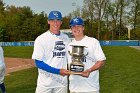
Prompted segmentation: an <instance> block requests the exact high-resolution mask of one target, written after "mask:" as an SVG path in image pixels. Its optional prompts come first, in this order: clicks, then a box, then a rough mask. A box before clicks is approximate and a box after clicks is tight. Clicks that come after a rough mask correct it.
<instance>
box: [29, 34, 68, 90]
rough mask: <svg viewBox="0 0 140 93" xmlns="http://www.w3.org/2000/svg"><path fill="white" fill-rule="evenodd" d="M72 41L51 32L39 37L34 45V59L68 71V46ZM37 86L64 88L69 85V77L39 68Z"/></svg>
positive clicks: (62, 35)
mask: <svg viewBox="0 0 140 93" xmlns="http://www.w3.org/2000/svg"><path fill="white" fill-rule="evenodd" d="M69 42H70V39H69V38H68V36H67V35H65V34H63V33H60V35H58V36H57V35H55V34H53V33H51V32H50V31H47V32H45V33H43V34H42V35H40V36H38V37H37V39H36V40H35V43H34V51H33V54H32V59H37V60H40V61H43V62H45V63H46V64H48V65H50V66H52V67H54V68H58V69H61V68H64V69H67V57H66V52H67V45H68V43H69ZM37 85H38V86H40V87H50V88H54V87H64V86H66V85H67V76H61V75H58V74H53V73H49V72H47V71H44V70H42V69H39V68H38V80H37Z"/></svg>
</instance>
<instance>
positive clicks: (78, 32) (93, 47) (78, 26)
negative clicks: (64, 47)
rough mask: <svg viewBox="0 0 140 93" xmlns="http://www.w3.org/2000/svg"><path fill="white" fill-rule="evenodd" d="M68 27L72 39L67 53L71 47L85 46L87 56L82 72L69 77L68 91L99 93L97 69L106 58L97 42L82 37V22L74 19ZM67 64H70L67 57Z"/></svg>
mask: <svg viewBox="0 0 140 93" xmlns="http://www.w3.org/2000/svg"><path fill="white" fill-rule="evenodd" d="M70 27H71V31H72V34H73V36H74V39H73V41H72V42H71V43H69V45H68V51H72V50H71V49H72V45H79V46H85V48H84V51H85V54H87V55H86V56H85V57H84V59H83V64H84V71H83V72H82V74H81V75H70V77H69V80H70V81H69V82H70V84H69V89H70V92H71V93H99V69H100V68H101V67H102V66H103V65H104V63H105V60H106V57H105V55H104V53H103V51H102V49H101V46H100V44H99V41H98V40H97V39H95V38H92V37H88V36H86V35H84V21H83V20H82V19H81V18H80V17H75V18H73V19H71V21H70ZM68 56H69V57H68V60H69V63H71V62H72V60H71V56H70V55H68Z"/></svg>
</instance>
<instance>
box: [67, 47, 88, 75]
mask: <svg viewBox="0 0 140 93" xmlns="http://www.w3.org/2000/svg"><path fill="white" fill-rule="evenodd" d="M71 46H72V53H70V52H69V54H70V55H71V56H72V62H71V64H70V67H69V69H70V71H71V74H81V73H82V72H83V71H84V64H83V62H82V60H83V59H84V57H85V56H86V55H87V54H88V53H87V54H86V55H84V47H85V46H78V45H71Z"/></svg>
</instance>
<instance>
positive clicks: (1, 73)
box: [0, 47, 5, 84]
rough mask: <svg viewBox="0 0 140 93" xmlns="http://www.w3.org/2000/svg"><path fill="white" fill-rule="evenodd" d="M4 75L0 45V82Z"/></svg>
mask: <svg viewBox="0 0 140 93" xmlns="http://www.w3.org/2000/svg"><path fill="white" fill-rule="evenodd" d="M4 76H5V63H4V56H3V49H2V47H0V84H1V83H3V80H4Z"/></svg>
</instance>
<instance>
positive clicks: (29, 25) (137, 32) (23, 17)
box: [0, 0, 140, 42]
mask: <svg viewBox="0 0 140 93" xmlns="http://www.w3.org/2000/svg"><path fill="white" fill-rule="evenodd" d="M128 1H129V2H128ZM75 7H77V8H76V10H74V11H73V12H71V13H69V14H68V15H67V16H65V17H63V24H62V27H61V29H69V21H70V19H71V18H73V17H75V16H80V17H82V18H83V19H84V21H85V34H86V35H88V36H91V37H95V38H97V39H99V40H119V39H123V40H126V39H128V26H129V27H130V26H131V38H130V39H139V40H140V2H139V0H84V1H83V6H75ZM47 19H48V18H47V14H45V13H44V11H42V12H41V13H38V14H37V13H34V12H33V11H32V10H31V9H30V7H28V6H24V7H15V6H5V3H4V2H3V0H0V41H2V42H13V41H34V40H35V38H36V37H37V36H38V35H40V34H42V33H44V32H45V31H47V30H48V29H49V25H48V23H47Z"/></svg>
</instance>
